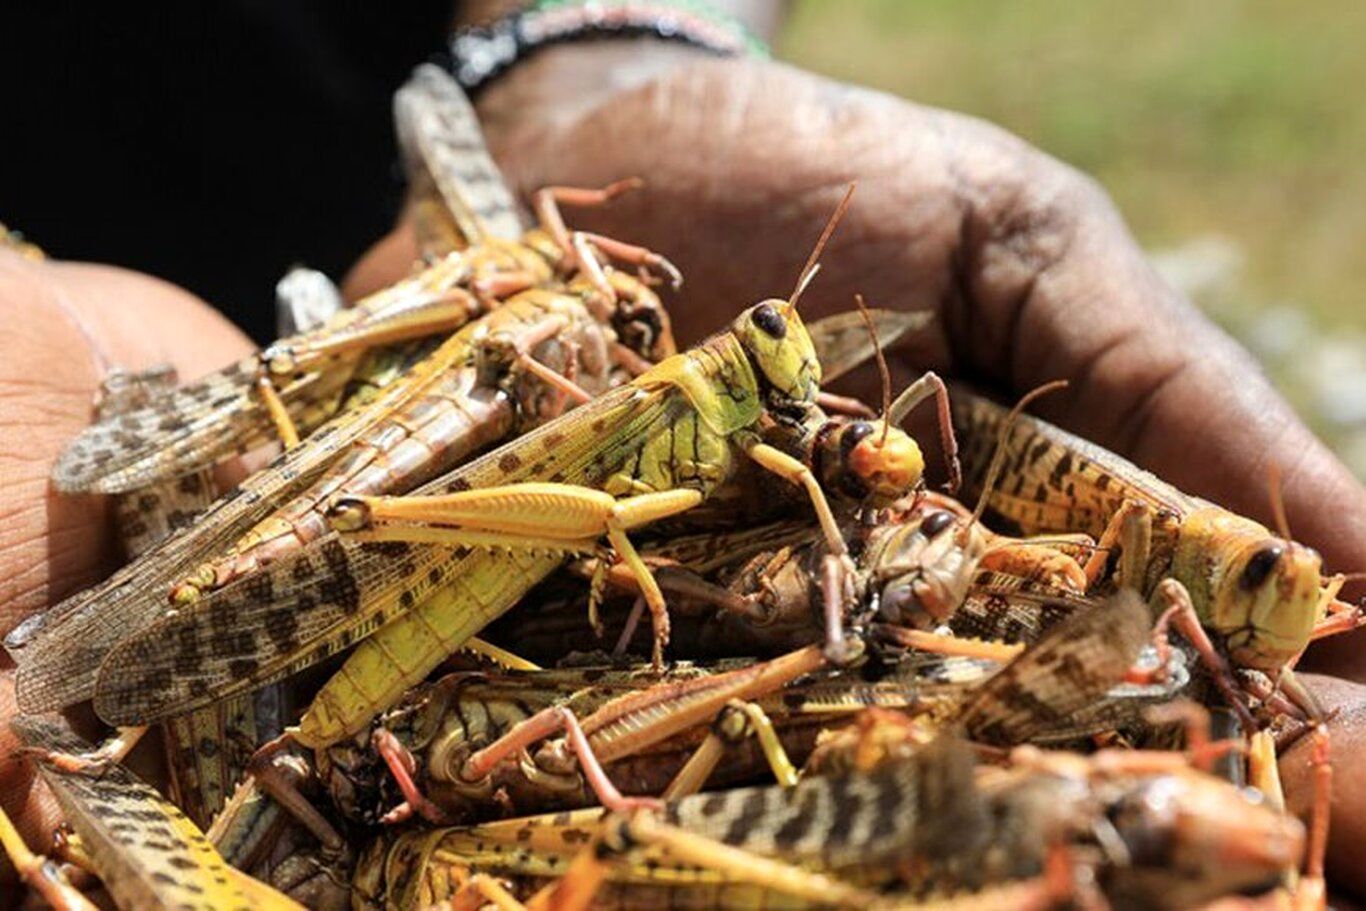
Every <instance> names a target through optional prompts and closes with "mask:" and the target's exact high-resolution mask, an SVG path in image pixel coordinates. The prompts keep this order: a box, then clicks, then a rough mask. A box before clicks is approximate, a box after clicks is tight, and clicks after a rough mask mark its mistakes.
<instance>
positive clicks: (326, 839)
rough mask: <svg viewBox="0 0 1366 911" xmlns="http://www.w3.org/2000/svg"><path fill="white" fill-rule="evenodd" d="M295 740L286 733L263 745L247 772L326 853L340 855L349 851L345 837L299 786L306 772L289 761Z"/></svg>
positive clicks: (253, 757) (252, 759)
mask: <svg viewBox="0 0 1366 911" xmlns="http://www.w3.org/2000/svg"><path fill="white" fill-rule="evenodd" d="M293 742H294V741H293V738H292V736H291V735H290V734H289V733H288V732H286V733H285V734H283V735H281V736H280V737H277V738H275V739H274V740H272V741H270V742H269V743H267V744H265V745H263V746H262V747H261V748H260V749H259V750H257V751H256V755H254V756H252V757H251V761H250V763H248V765H247V774H248V775H250V776H251V777H252V778H253V779H255V781H256V785H257V787H258V788H259V789H260V790H262V791H264V792H265V793H267V794H269V795H270V796H271V797H272V798H273V799H274V800H275V802H276V803H278V804H279V805H280V806H281V807H282V808H283V809H284V811H285V812H286V813H288V814H289V815H290V816H292V817H294V819H295V820H297V821H298V822H299V824H300V825H302V826H303V827H304V828H306V829H308V831H309V832H311V833H312V834H313V836H314V837H315V838H317V839H318V842H319V844H321V845H322V848H323V851H324V852H327V853H329V854H340V853H341V852H342V851H344V850H346V839H345V838H343V837H342V835H341V833H340V832H338V831H337V829H336V827H335V826H333V825H332V823H331V822H329V821H328V819H327V817H325V816H323V814H322V813H320V812H319V811H318V808H317V807H315V806H314V805H313V802H312V801H310V800H309V799H308V798H307V797H305V796H304V794H303V792H302V791H301V790H300V789H299V785H300V782H301V781H302V780H303V778H304V774H303V773H301V772H300V770H299V769H298V768H297V766H293V765H289V764H287V762H286V760H288V759H290V758H291V757H290V756H289V755H288V754H287V752H286V751H287V750H288V749H289V747H290V746H292V745H293Z"/></svg>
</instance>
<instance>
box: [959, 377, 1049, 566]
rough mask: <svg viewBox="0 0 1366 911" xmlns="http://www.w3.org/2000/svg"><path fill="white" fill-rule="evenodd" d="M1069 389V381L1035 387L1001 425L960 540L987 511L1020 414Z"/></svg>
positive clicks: (965, 538) (960, 533)
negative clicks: (1031, 406)
mask: <svg viewBox="0 0 1366 911" xmlns="http://www.w3.org/2000/svg"><path fill="white" fill-rule="evenodd" d="M1066 388H1067V380H1054V381H1053V382H1051V383H1044V384H1043V385H1042V386H1038V387H1035V388H1034V389H1032V390H1030V391H1029V392H1027V393H1025V394H1024V396H1023V397H1021V399H1020V400H1019V401H1018V402H1016V403H1015V407H1014V408H1012V409H1010V413H1009V414H1007V415H1006V419H1005V420H1004V421H1003V422H1002V423H1001V429H1000V431H998V432H997V434H996V451H995V452H993V453H992V454H991V464H990V465H988V466H987V473H986V477H985V478H983V479H982V493H981V494H980V495H979V496H978V497H977V506H976V507H975V508H974V509H973V510H972V518H971V519H969V520H968V522H967V524H966V525H964V526H963V528H962V530H961V531H959V533H958V534H959V538H960V539H961V540H963V541H966V540H967V534H968V529H969V528H971V527H972V526H973V525H975V524H977V523H978V522H980V521H981V520H982V513H984V512H986V510H987V500H988V499H990V497H991V489H992V488H993V487H995V486H996V482H997V481H998V480H999V479H1000V476H1001V467H1002V466H1003V465H1004V464H1005V461H1006V438H1007V437H1008V436H1009V435H1010V430H1011V428H1012V427H1014V426H1015V420H1016V419H1017V418H1018V417H1019V416H1020V413H1021V412H1023V411H1024V410H1025V406H1027V405H1028V404H1029V403H1030V402H1032V401H1034V400H1035V399H1037V398H1039V397H1040V396H1044V395H1047V394H1048V393H1050V392H1056V391H1058V390H1059V389H1066Z"/></svg>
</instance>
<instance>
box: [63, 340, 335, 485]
mask: <svg viewBox="0 0 1366 911" xmlns="http://www.w3.org/2000/svg"><path fill="white" fill-rule="evenodd" d="M255 370H256V359H255V358H244V359H243V360H241V361H238V362H237V363H236V364H233V365H232V366H230V367H228V368H226V369H224V370H220V371H218V372H217V373H213V374H210V375H209V376H207V377H205V378H204V379H202V380H200V381H198V382H196V383H191V384H190V385H188V386H184V387H182V388H180V389H177V390H174V391H173V392H169V393H167V394H166V395H165V396H163V397H161V398H158V399H157V400H156V401H154V402H152V403H151V404H149V405H148V406H146V407H144V408H140V409H138V410H136V411H131V412H128V413H127V414H123V415H121V416H119V417H117V418H114V419H112V420H108V421H101V422H100V423H98V424H94V425H92V426H91V427H88V428H86V430H84V431H83V432H82V433H81V434H80V436H78V437H76V439H75V440H73V441H72V442H71V444H70V445H69V446H68V447H67V448H66V450H65V451H64V452H63V453H62V455H61V457H60V458H59V459H58V460H57V464H56V466H55V467H54V468H53V473H52V480H53V483H54V484H55V485H56V487H57V489H58V490H60V491H62V492H63V493H76V492H82V491H84V492H90V493H121V492H124V491H128V490H136V489H137V488H139V487H145V486H147V485H149V484H151V483H153V482H155V481H159V480H164V479H167V478H174V477H176V476H178V475H182V474H187V473H189V472H192V471H195V470H197V469H199V468H203V467H205V466H207V465H211V464H213V463H214V462H216V461H219V460H221V459H224V458H227V457H229V456H231V455H234V454H237V453H242V452H246V451H248V450H249V449H252V448H254V447H256V446H259V445H261V444H263V443H265V442H267V441H268V440H269V439H270V438H271V434H272V424H271V421H270V416H269V415H268V414H267V413H266V409H265V406H264V405H263V404H262V402H261V399H260V398H259V397H258V396H257V395H256V394H255V393H254V391H253V377H254V376H255V373H254V371H255ZM345 381H346V373H344V372H343V373H340V374H339V373H337V372H335V371H327V372H313V373H307V374H304V375H302V376H300V377H299V378H297V379H295V380H293V381H291V382H290V383H288V384H287V385H285V387H284V388H283V389H282V390H281V393H282V395H283V398H284V400H285V402H286V405H287V407H288V408H289V411H290V414H291V415H293V417H294V418H295V420H296V422H299V423H301V424H303V425H304V426H316V425H317V423H318V422H317V419H316V417H314V414H315V406H316V405H317V404H318V403H319V402H326V401H327V400H329V399H330V398H332V397H333V396H334V395H335V394H336V393H339V392H340V390H341V387H342V384H343V383H345Z"/></svg>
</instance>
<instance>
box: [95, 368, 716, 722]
mask: <svg viewBox="0 0 1366 911" xmlns="http://www.w3.org/2000/svg"><path fill="white" fill-rule="evenodd" d="M672 388H673V387H668V386H666V387H660V388H658V389H656V390H653V391H647V390H644V389H642V388H641V387H639V386H635V385H632V386H624V387H620V388H618V389H616V390H613V391H611V392H609V393H607V394H606V395H604V396H602V397H600V398H598V399H596V400H594V401H593V402H590V403H588V404H586V405H583V406H581V407H579V408H576V409H575V410H574V411H572V412H570V413H569V414H567V415H565V416H564V417H562V418H560V419H558V420H556V421H552V422H550V423H548V424H544V425H542V426H541V427H540V428H538V429H537V430H535V431H532V432H531V433H529V434H527V435H525V436H523V437H520V438H518V439H516V440H513V441H511V442H509V443H507V444H506V445H504V446H502V447H500V448H498V449H495V450H494V451H493V452H491V453H488V454H487V455H485V456H483V457H481V458H479V459H476V460H474V461H473V462H470V463H467V464H466V465H464V466H462V467H460V468H457V469H455V470H454V471H452V472H450V473H449V474H447V475H445V476H443V477H442V478H439V479H437V480H436V481H433V482H431V483H429V484H427V485H424V486H423V487H421V488H419V489H418V490H416V491H414V493H418V494H422V493H443V492H451V491H456V490H468V489H472V488H479V487H489V486H493V485H495V484H507V483H516V482H518V481H531V480H556V481H564V482H566V483H582V484H596V483H600V482H601V481H602V480H603V479H605V478H606V477H607V476H609V475H611V474H612V473H614V472H616V471H618V470H627V471H629V470H631V459H632V457H633V456H637V455H638V453H639V450H640V447H641V444H642V442H643V441H644V440H646V439H649V438H651V437H652V436H655V435H659V434H669V433H672V432H673V429H674V427H675V426H676V425H677V424H678V423H679V422H680V421H685V420H697V415H696V412H693V411H692V410H691V409H690V408H689V407H688V406H687V403H686V400H685V399H683V397H682V396H681V395H678V394H676V393H674V392H672V391H671V390H672ZM494 556H503V557H506V556H508V555H506V554H501V553H499V554H495V555H494ZM487 558H488V552H486V551H480V550H474V551H471V550H464V549H460V550H454V551H453V550H451V549H449V548H444V547H437V546H432V545H419V544H402V543H378V544H377V543H357V542H353V541H346V540H342V539H341V538H339V537H338V536H336V535H329V536H326V537H324V538H321V539H319V540H318V541H316V542H314V543H313V544H312V545H310V546H309V547H307V548H305V549H304V550H303V551H301V552H300V553H299V554H298V555H296V556H293V557H290V558H286V559H282V560H279V561H276V562H274V563H272V564H270V565H269V566H267V567H266V568H265V569H263V570H261V571H258V572H257V573H254V574H252V575H250V576H247V577H244V578H243V579H241V580H239V581H237V582H235V583H233V584H231V585H229V586H227V587H225V588H223V589H221V590H220V591H218V592H215V593H213V594H212V595H210V596H209V597H207V598H205V599H203V600H201V601H199V602H196V603H195V604H193V605H191V606H190V607H189V608H186V609H184V610H181V611H179V612H177V613H176V614H174V615H173V616H168V617H164V618H163V619H161V620H158V621H156V622H155V623H153V624H152V625H150V626H149V627H147V628H146V629H144V630H142V631H140V632H138V633H136V634H134V635H132V636H129V637H127V638H126V639H123V640H122V641H120V642H119V644H118V645H117V646H116V647H115V648H114V649H113V650H112V651H111V652H110V653H109V655H108V657H106V658H105V660H104V662H103V664H102V665H101V667H100V669H99V674H98V679H97V681H96V684H95V690H96V692H95V705H96V711H97V712H98V713H99V714H100V716H101V717H102V718H104V719H105V720H106V721H108V722H109V723H111V724H125V723H129V724H133V723H142V722H143V721H146V720H148V719H151V718H159V717H164V716H166V715H171V714H179V713H181V712H183V711H186V710H188V709H191V708H194V707H197V706H199V705H202V704H205V703H207V702H209V701H212V700H213V699H216V698H222V697H224V696H229V695H234V694H236V693H240V692H243V691H246V690H251V689H254V688H256V687H259V686H261V685H263V684H264V683H267V682H270V681H273V680H277V679H280V678H281V677H283V676H285V675H287V674H290V673H293V672H294V671H297V670H300V669H302V668H304V667H307V666H309V665H312V664H315V663H317V662H319V661H322V660H323V659H325V658H327V657H329V656H331V655H334V654H336V653H338V652H340V651H342V650H344V649H346V648H348V647H349V646H350V645H352V644H354V643H355V642H356V641H358V640H359V639H360V638H363V637H364V636H365V635H367V634H369V633H370V632H373V631H374V630H375V629H377V628H378V627H379V626H380V625H381V624H383V623H385V622H387V621H389V620H391V619H393V618H394V617H396V616H399V615H400V614H402V613H404V612H406V611H407V610H408V609H409V608H410V607H413V606H415V605H418V604H421V603H422V602H423V601H424V600H425V599H426V598H427V597H428V596H430V595H431V594H433V593H434V592H436V591H438V590H441V589H443V588H446V587H448V586H450V585H452V584H453V583H454V581H455V580H458V579H460V578H462V577H463V576H465V575H468V574H469V573H470V571H471V568H472V566H473V563H472V562H471V561H476V560H482V559H487ZM556 565H558V563H557V562H554V561H552V562H551V563H550V564H549V569H547V570H546V572H547V573H548V572H550V571H552V570H553V568H554V566H556ZM518 566H519V563H518V561H515V560H513V561H511V562H510V567H509V572H512V571H515V570H517V569H518Z"/></svg>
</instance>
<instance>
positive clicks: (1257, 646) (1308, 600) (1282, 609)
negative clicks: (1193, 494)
mask: <svg viewBox="0 0 1366 911" xmlns="http://www.w3.org/2000/svg"><path fill="white" fill-rule="evenodd" d="M1182 538H1183V544H1184V543H1185V541H1186V540H1189V539H1191V538H1195V539H1197V541H1198V540H1199V539H1204V542H1205V544H1204V546H1205V547H1206V548H1207V549H1206V550H1205V553H1206V554H1215V555H1217V556H1215V557H1214V559H1213V560H1211V561H1210V562H1209V563H1208V564H1207V565H1208V577H1207V578H1208V580H1209V589H1208V600H1207V603H1205V604H1201V603H1200V601H1201V600H1203V599H1198V598H1197V600H1196V608H1197V610H1199V611H1200V612H1201V613H1202V618H1201V619H1202V621H1203V622H1204V623H1205V625H1206V626H1207V627H1209V628H1210V629H1211V630H1213V631H1214V632H1217V633H1219V634H1220V635H1221V636H1223V638H1224V641H1225V643H1226V645H1227V647H1228V650H1229V656H1230V657H1231V658H1232V659H1233V661H1234V662H1235V663H1236V664H1239V665H1242V666H1243V667H1249V668H1254V669H1257V670H1262V671H1268V672H1273V673H1274V672H1275V671H1277V670H1279V669H1280V668H1281V667H1283V666H1285V664H1286V663H1287V662H1289V661H1290V660H1291V659H1292V658H1294V657H1295V656H1296V655H1298V654H1299V653H1300V652H1301V651H1302V650H1303V649H1304V647H1305V646H1306V645H1308V644H1309V635H1310V632H1311V631H1312V630H1313V627H1314V624H1315V622H1317V621H1318V620H1319V619H1320V618H1321V617H1322V615H1323V612H1324V609H1325V607H1326V601H1325V599H1324V597H1323V587H1322V570H1323V559H1322V558H1321V557H1320V556H1319V555H1318V553H1317V552H1315V551H1314V550H1313V549H1312V548H1309V547H1305V546H1304V545H1302V544H1296V543H1295V542H1294V541H1290V540H1286V539H1284V538H1280V537H1277V536H1275V535H1273V534H1272V533H1271V532H1269V531H1267V530H1266V529H1265V528H1263V527H1262V526H1260V525H1258V524H1257V523H1255V522H1252V521H1251V520H1248V519H1243V518H1241V517H1239V516H1234V515H1232V514H1230V513H1225V512H1223V510H1217V511H1216V510H1201V511H1199V512H1197V513H1195V514H1194V515H1192V516H1191V517H1190V518H1188V519H1187V520H1186V522H1185V523H1184V526H1183V529H1182ZM1183 549H1184V548H1183ZM1207 559H1208V558H1207Z"/></svg>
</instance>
